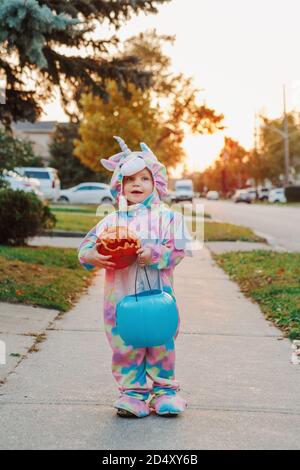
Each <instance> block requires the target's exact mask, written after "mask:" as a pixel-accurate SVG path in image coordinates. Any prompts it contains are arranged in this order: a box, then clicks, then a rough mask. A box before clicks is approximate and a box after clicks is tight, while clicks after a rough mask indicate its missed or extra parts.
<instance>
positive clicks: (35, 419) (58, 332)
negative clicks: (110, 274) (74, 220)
mask: <svg viewBox="0 0 300 470" xmlns="http://www.w3.org/2000/svg"><path fill="white" fill-rule="evenodd" d="M102 283H103V273H102V272H99V273H98V274H97V276H96V277H95V282H94V284H93V286H91V288H90V290H89V293H88V294H87V295H85V296H83V297H82V299H81V301H80V302H79V303H78V304H77V305H76V307H75V308H73V309H72V310H71V311H70V312H68V313H66V314H65V315H64V316H63V317H62V318H61V319H60V320H55V321H54V323H53V324H52V328H51V329H49V328H48V329H47V331H46V334H47V340H46V341H44V342H42V343H41V344H40V345H39V348H40V351H39V352H37V353H34V354H30V355H29V356H28V357H27V358H26V359H24V360H23V361H22V362H21V363H20V364H19V365H18V366H17V368H16V369H15V371H14V373H13V374H10V376H9V378H8V380H7V383H5V384H4V385H3V386H1V387H0V406H1V418H0V420H1V425H0V429H1V431H0V432H1V437H0V447H1V448H2V449H110V450H114V449H155V450H156V449H166V450H168V449H299V448H300V401H299V390H300V368H299V366H295V365H292V364H291V362H290V359H291V353H292V350H291V342H290V341H289V340H287V339H282V335H281V332H280V331H279V330H278V329H277V328H275V327H273V326H272V325H271V324H269V323H268V322H267V321H265V319H264V317H263V315H262V314H261V312H260V310H259V308H258V306H257V305H256V304H254V303H252V302H251V301H249V300H247V299H245V298H244V297H243V295H242V294H241V292H240V291H239V289H238V287H237V286H236V284H235V283H233V282H232V281H230V280H229V279H228V277H227V275H226V274H225V273H224V272H223V271H222V270H221V269H220V268H219V267H217V266H216V265H215V263H214V262H213V261H212V259H211V257H210V254H209V252H208V250H207V249H203V250H201V251H199V252H196V253H195V256H194V258H186V259H185V260H184V261H183V262H182V263H181V264H179V266H178V267H177V268H176V271H175V292H176V295H177V299H178V303H179V307H180V312H181V333H180V335H179V337H178V339H177V342H176V344H177V349H176V350H177V353H176V354H177V370H176V374H177V379H178V380H179V381H180V383H181V392H180V393H181V395H182V396H183V397H185V398H186V399H187V401H188V404H189V408H188V410H187V411H186V413H185V414H184V415H183V416H180V417H178V418H175V419H171V420H170V419H166V418H160V417H158V416H156V415H151V416H149V417H148V418H144V419H141V420H126V419H122V418H118V417H117V416H116V415H115V410H114V409H113V408H112V403H113V401H114V400H115V399H116V398H117V396H118V391H117V388H116V386H115V383H114V381H113V378H112V375H111V370H110V365H111V350H110V348H109V346H108V344H107V340H106V337H105V334H104V332H103V323H102V302H103V298H102ZM0 367H1V366H0Z"/></svg>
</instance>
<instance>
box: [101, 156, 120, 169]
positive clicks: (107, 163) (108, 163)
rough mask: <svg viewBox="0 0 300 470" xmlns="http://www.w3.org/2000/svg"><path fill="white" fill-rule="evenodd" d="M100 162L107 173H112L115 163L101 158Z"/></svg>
mask: <svg viewBox="0 0 300 470" xmlns="http://www.w3.org/2000/svg"><path fill="white" fill-rule="evenodd" d="M100 162H101V163H102V165H103V166H104V168H106V169H107V170H109V171H114V170H115V168H116V166H117V163H116V162H113V161H112V160H105V159H104V158H101V160H100Z"/></svg>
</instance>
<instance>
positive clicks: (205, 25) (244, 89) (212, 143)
mask: <svg viewBox="0 0 300 470" xmlns="http://www.w3.org/2000/svg"><path fill="white" fill-rule="evenodd" d="M158 9H159V12H158V14H156V15H150V14H148V15H145V14H139V15H138V16H135V17H133V18H132V19H131V20H130V21H129V22H127V23H125V24H124V26H123V27H122V28H121V29H120V30H119V31H118V32H117V34H118V36H119V37H120V38H121V39H126V38H127V37H130V36H133V35H135V34H138V33H140V32H142V31H146V30H147V29H153V28H156V29H157V31H158V33H162V34H171V35H176V41H175V43H174V45H173V46H171V45H167V46H165V47H164V52H165V53H167V54H168V55H169V56H170V57H171V60H172V70H173V71H174V72H175V73H176V72H183V73H184V74H185V76H188V77H193V80H194V84H195V86H196V87H199V88H201V89H204V90H203V91H201V92H200V93H199V101H200V102H202V100H203V99H204V100H205V103H206V105H207V106H208V107H211V108H213V109H215V110H216V112H217V113H222V114H224V115H225V120H224V124H225V126H226V129H225V131H222V132H218V133H216V134H214V135H212V136H205V135H198V136H193V135H187V136H186V139H185V141H184V148H185V150H186V153H187V165H188V167H189V169H190V170H191V171H199V170H203V169H204V168H205V167H207V166H209V165H210V164H211V163H212V162H213V160H214V159H215V158H216V157H217V156H218V153H219V151H220V150H221V148H222V145H223V142H224V136H225V135H226V136H230V137H232V138H233V139H236V140H238V141H239V142H240V144H241V145H243V146H244V147H245V148H246V149H249V148H251V147H252V146H253V135H254V123H255V113H259V112H262V113H264V114H266V115H267V116H268V117H271V118H275V117H278V116H280V115H281V114H282V112H283V84H285V86H286V99H287V111H290V110H298V111H300V61H299V44H300V28H299V18H300V1H299V0H172V1H171V2H170V3H167V4H166V5H162V6H159V7H158ZM102 30H103V36H105V37H106V36H107V35H108V36H109V35H111V34H113V33H114V31H113V30H112V31H109V30H108V29H107V28H106V27H105V26H103V27H102ZM43 119H45V120H56V119H58V120H66V118H65V116H64V114H63V112H62V110H61V109H60V105H59V101H58V100H56V101H55V102H53V103H51V104H50V105H48V106H47V108H46V112H45V115H44V117H43ZM145 141H146V137H145ZM181 169H182V167H178V168H177V171H176V172H175V173H174V176H178V175H179V174H180V171H181Z"/></svg>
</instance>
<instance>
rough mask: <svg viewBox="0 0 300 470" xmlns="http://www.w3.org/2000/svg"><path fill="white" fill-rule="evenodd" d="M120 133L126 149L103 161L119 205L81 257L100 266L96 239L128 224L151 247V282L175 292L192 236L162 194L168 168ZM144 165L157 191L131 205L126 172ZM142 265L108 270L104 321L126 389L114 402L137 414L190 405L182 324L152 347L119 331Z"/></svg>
mask: <svg viewBox="0 0 300 470" xmlns="http://www.w3.org/2000/svg"><path fill="white" fill-rule="evenodd" d="M115 138H116V140H117V141H118V142H119V144H120V146H121V149H122V152H120V153H118V154H116V155H113V156H112V157H110V158H109V159H107V160H105V159H102V160H101V163H102V164H103V166H104V167H105V168H106V169H108V170H110V171H113V176H112V179H111V184H110V189H111V193H112V195H113V196H114V198H115V200H116V203H117V204H118V205H119V209H118V210H117V211H114V212H112V213H110V214H108V215H107V216H106V217H105V218H104V219H102V220H101V221H100V222H99V223H98V224H97V225H96V226H95V227H93V228H92V229H91V230H90V232H89V233H88V234H87V235H86V236H85V238H84V239H83V241H82V242H81V244H80V247H79V251H78V258H79V261H80V263H81V264H82V266H83V267H84V268H86V269H88V270H90V269H94V266H93V265H91V264H89V263H88V262H87V261H86V254H87V252H88V251H89V250H90V249H91V248H92V247H93V246H94V245H95V243H96V240H97V237H99V236H100V235H101V233H102V232H103V231H104V230H105V229H106V228H108V227H110V226H116V225H119V226H121V225H122V226H127V227H128V228H129V230H131V231H133V232H135V233H136V234H137V236H138V237H139V239H140V241H141V246H142V247H144V246H147V247H149V248H150V250H151V262H150V264H147V267H146V269H147V274H148V278H149V281H150V284H151V287H152V288H154V289H156V288H158V287H159V285H160V286H162V287H163V289H164V290H165V291H167V292H169V293H170V294H171V295H173V296H174V290H173V271H174V268H175V266H176V265H177V264H178V263H179V262H180V261H181V260H182V259H183V258H184V256H185V255H189V256H192V254H191V251H190V250H189V249H188V241H189V240H190V239H191V237H190V235H189V233H188V232H187V229H186V226H185V223H184V221H183V217H182V215H181V214H180V213H179V212H174V211H172V210H171V209H170V208H169V207H167V206H166V205H165V204H164V203H162V201H161V200H160V197H162V196H165V195H166V194H167V192H168V190H167V174H166V168H165V166H164V165H163V164H161V163H160V162H159V161H158V160H157V158H156V156H155V155H154V154H153V153H152V151H151V150H150V149H149V148H148V147H147V145H146V144H144V143H141V144H140V145H141V151H136V152H131V151H130V149H129V148H128V147H127V146H126V144H125V143H124V141H123V140H122V139H120V138H119V137H115ZM144 168H148V170H150V172H151V174H152V177H153V182H154V189H153V192H152V193H151V194H150V195H149V196H148V197H147V198H145V199H144V201H142V202H141V203H137V204H133V205H127V200H126V198H125V196H124V195H123V186H122V180H123V177H124V176H130V175H133V174H135V173H137V172H138V171H141V170H142V169H144ZM136 269H137V263H136V262H135V263H134V264H132V265H130V266H128V267H126V268H124V269H119V270H114V269H107V270H105V284H104V325H105V333H106V336H107V338H108V341H109V344H110V346H111V348H112V351H113V356H112V373H113V376H114V378H115V380H116V381H117V383H118V387H119V391H120V397H119V399H118V400H117V401H116V402H115V403H114V407H115V408H117V409H119V410H120V409H121V410H126V411H129V412H130V413H132V414H133V415H135V416H137V417H144V416H148V415H149V414H150V413H151V409H153V410H154V411H155V412H156V413H157V414H161V415H164V414H166V415H169V414H178V413H181V412H183V411H184V409H185V408H186V402H185V400H184V399H183V398H181V397H180V396H178V395H177V393H176V392H177V391H178V390H179V384H178V382H177V381H176V380H175V374H174V366H175V348H174V340H175V339H176V338H177V336H178V331H179V326H178V329H177V332H176V334H175V336H174V338H173V339H172V340H171V341H170V342H169V343H168V344H165V345H163V346H156V347H151V348H138V349H135V348H133V347H132V346H128V345H126V344H125V343H124V341H123V340H122V338H121V337H120V336H119V334H118V330H117V326H116V303H117V302H118V301H119V300H120V299H121V298H122V297H124V296H125V295H130V294H134V289H135V275H136ZM138 272H139V277H138V284H137V285H138V287H137V291H138V292H139V291H143V290H148V284H147V282H146V279H145V277H146V276H145V273H144V270H143V269H139V271H138ZM159 276H160V279H159ZM174 298H175V297H174ZM147 377H148V378H149V379H151V380H152V387H151V386H149V384H148V383H147ZM151 394H152V397H151V400H150V402H149V403H148V402H147V400H148V398H149V397H150V395H151Z"/></svg>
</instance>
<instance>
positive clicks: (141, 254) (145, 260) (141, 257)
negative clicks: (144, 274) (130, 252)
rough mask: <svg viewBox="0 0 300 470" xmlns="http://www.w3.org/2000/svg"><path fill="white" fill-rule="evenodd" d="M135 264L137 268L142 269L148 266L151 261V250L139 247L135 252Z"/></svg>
mask: <svg viewBox="0 0 300 470" xmlns="http://www.w3.org/2000/svg"><path fill="white" fill-rule="evenodd" d="M137 255H138V259H137V263H138V265H139V266H141V267H143V266H145V265H146V264H150V261H151V250H150V248H148V247H146V246H145V247H144V248H143V247H141V248H139V249H138V250H137Z"/></svg>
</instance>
